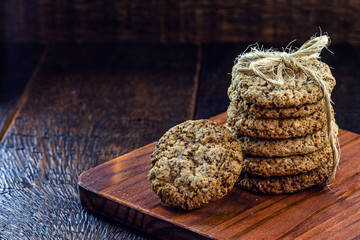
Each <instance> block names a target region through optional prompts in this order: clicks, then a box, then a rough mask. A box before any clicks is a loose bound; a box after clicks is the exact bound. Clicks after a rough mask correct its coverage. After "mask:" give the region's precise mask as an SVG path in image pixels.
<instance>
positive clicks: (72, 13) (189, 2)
mask: <svg viewBox="0 0 360 240" xmlns="http://www.w3.org/2000/svg"><path fill="white" fill-rule="evenodd" d="M2 4H3V7H2V8H1V10H0V11H1V12H0V16H2V18H1V19H0V32H2V33H3V34H2V39H3V40H6V41H11V42H14V41H16V42H41V43H55V42H109V41H110V42H111V41H112V42H114V41H141V42H156V43H158V42H161V43H208V42H239V41H242V42H249V41H250V42H257V41H259V42H264V41H266V42H272V43H273V42H282V43H288V42H289V41H291V40H293V39H298V40H299V41H304V40H307V39H308V38H309V36H312V35H313V34H314V33H315V32H317V31H318V27H319V26H320V27H321V28H322V29H323V31H326V32H328V33H329V34H330V36H331V37H332V39H333V41H334V42H337V43H344V42H346V43H351V44H355V45H359V43H360V41H359V39H360V34H359V30H360V24H359V23H360V22H359V21H360V20H359V19H360V11H359V10H360V3H359V2H358V1H341V0H335V1H319V0H310V1H306V2H303V1H296V0H290V1H286V0H266V1H265V0H264V1H249V0H241V1H235V0H230V1H220V0H217V1H208V0H201V1H194V0H186V1H174V0H173V1H165V0H161V1H158V0H149V1H146V2H144V1H141V0H132V1H129V0H128V1H111V0H103V1H89V0H85V1H79V0H77V1H69V0H65V1H40V0H35V1H27V0H16V1H13V0H5V1H4V2H3V3H2Z"/></svg>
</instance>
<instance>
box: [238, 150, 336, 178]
mask: <svg viewBox="0 0 360 240" xmlns="http://www.w3.org/2000/svg"><path fill="white" fill-rule="evenodd" d="M328 145H329V144H328ZM331 158H332V149H331V147H330V146H328V147H325V148H323V149H321V150H318V151H316V152H312V153H309V154H306V155H294V156H288V157H254V156H250V155H244V164H243V170H242V171H243V172H247V173H251V174H253V175H257V176H262V177H270V176H272V177H275V176H286V175H294V174H298V173H303V172H308V171H310V170H313V169H315V168H318V167H320V166H321V165H324V164H325V163H326V162H328V161H329V160H330V159H331Z"/></svg>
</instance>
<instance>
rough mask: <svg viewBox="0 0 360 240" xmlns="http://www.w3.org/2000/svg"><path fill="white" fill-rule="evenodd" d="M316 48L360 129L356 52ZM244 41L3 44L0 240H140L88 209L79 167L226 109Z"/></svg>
mask: <svg viewBox="0 0 360 240" xmlns="http://www.w3.org/2000/svg"><path fill="white" fill-rule="evenodd" d="M334 44H335V45H334V46H331V47H330V49H331V50H332V51H333V52H334V53H335V54H334V55H332V54H330V53H328V52H326V51H324V53H323V61H325V62H327V63H328V64H329V65H330V66H332V67H333V74H334V76H335V77H336V79H337V86H336V88H335V90H334V93H333V96H332V99H333V101H334V102H335V105H334V108H335V112H336V120H337V122H338V124H339V126H340V128H342V129H346V130H350V131H353V132H356V133H360V81H359V79H360V68H359V65H360V64H359V63H360V59H359V56H360V55H359V53H360V51H359V49H358V48H355V47H353V46H350V45H336V43H334ZM247 45H248V44H247V43H239V44H235V43H227V44H215V43H214V44H205V45H156V44H146V45H144V44H137V43H121V44H120V43H118V44H115V43H114V44H86V45H81V44H80V45H74V44H71V45H70V44H69V45H65V44H62V45H56V46H42V45H26V44H3V45H2V46H3V47H2V48H1V53H0V54H1V67H2V70H1V73H2V74H1V79H0V82H1V85H0V86H1V89H0V92H1V96H0V100H1V101H0V137H1V139H0V140H1V148H0V159H1V160H0V239H24V238H29V239H56V238H58V239H69V238H71V239H78V238H80V239H147V238H150V237H149V236H146V235H144V234H143V233H140V232H137V231H136V230H133V229H129V228H127V227H125V226H122V225H120V224H118V223H115V222H113V221H111V220H109V219H105V218H103V217H101V216H98V215H96V214H94V213H92V212H89V211H87V210H86V209H85V208H84V207H83V206H82V205H81V203H80V200H79V196H78V189H77V182H78V176H79V175H80V173H82V172H83V171H85V170H87V169H90V168H92V167H94V166H97V165H99V164H100V163H103V162H106V161H108V160H110V159H113V158H115V157H117V156H120V155H122V154H125V153H127V152H130V151H132V150H134V149H136V148H139V147H141V146H143V145H146V144H148V143H150V142H153V141H156V140H157V139H158V138H159V137H160V136H161V135H162V134H163V133H164V132H165V131H166V130H167V129H169V128H170V127H172V126H174V125H175V124H177V123H180V122H183V121H185V120H187V119H199V118H209V117H211V116H214V115H216V114H218V113H221V112H224V111H226V108H227V105H228V99H227V94H226V90H227V87H228V85H229V83H230V76H229V74H228V73H230V72H231V67H232V64H233V59H234V58H235V57H236V56H237V55H238V54H239V53H241V52H242V51H244V49H245V48H246V46H247Z"/></svg>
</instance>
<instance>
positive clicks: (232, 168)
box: [148, 120, 243, 210]
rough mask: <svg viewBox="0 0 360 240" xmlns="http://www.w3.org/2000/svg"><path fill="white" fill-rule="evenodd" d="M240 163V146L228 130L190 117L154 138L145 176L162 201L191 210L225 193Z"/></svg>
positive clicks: (231, 185) (240, 165)
mask: <svg viewBox="0 0 360 240" xmlns="http://www.w3.org/2000/svg"><path fill="white" fill-rule="evenodd" d="M242 163H243V158H242V153H241V146H240V144H239V143H238V142H237V140H236V138H235V137H234V136H233V135H232V134H231V133H230V132H229V130H227V129H226V128H225V127H224V126H222V125H220V124H217V123H215V122H212V121H209V120H196V121H194V120H190V121H186V122H184V123H182V124H179V125H177V126H175V127H173V128H171V129H170V130H169V131H167V132H166V133H165V134H164V135H163V136H162V137H161V139H160V140H159V141H158V142H157V144H156V147H155V150H154V152H153V154H152V156H151V164H152V168H151V170H150V172H149V174H148V177H149V180H150V182H151V185H152V189H153V191H154V192H155V193H156V194H157V195H158V196H159V197H160V199H161V200H162V201H163V202H164V203H166V204H168V205H170V206H173V207H178V208H182V209H186V210H190V209H194V208H199V207H202V206H203V205H205V204H207V203H209V202H211V201H215V200H218V199H220V198H222V197H223V196H225V195H226V194H227V193H228V191H230V190H231V189H232V188H233V186H234V184H235V182H236V180H237V179H238V177H239V174H240V172H241V169H242Z"/></svg>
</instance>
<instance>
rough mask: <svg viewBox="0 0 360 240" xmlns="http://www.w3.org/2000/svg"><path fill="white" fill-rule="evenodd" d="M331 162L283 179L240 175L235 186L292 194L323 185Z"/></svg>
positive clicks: (271, 192)
mask: <svg viewBox="0 0 360 240" xmlns="http://www.w3.org/2000/svg"><path fill="white" fill-rule="evenodd" d="M332 162H333V161H332V160H330V161H329V162H327V163H325V164H324V165H323V166H321V167H319V168H316V169H314V170H312V171H309V172H305V173H300V174H296V175H289V176H283V177H260V176H255V175H252V174H249V173H241V175H240V178H239V181H238V182H237V183H236V186H238V187H240V188H243V189H247V190H249V191H253V192H258V193H265V194H283V193H293V192H296V191H300V190H304V189H307V188H310V187H313V186H316V185H321V184H324V183H325V182H326V181H327V179H328V178H329V176H330V173H331V169H332V164H333V163H332Z"/></svg>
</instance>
